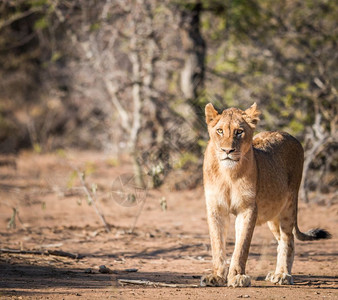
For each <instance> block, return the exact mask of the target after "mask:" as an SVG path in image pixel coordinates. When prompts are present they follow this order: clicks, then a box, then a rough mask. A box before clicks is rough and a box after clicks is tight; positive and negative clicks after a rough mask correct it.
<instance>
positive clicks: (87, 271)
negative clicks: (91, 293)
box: [84, 268, 94, 274]
mask: <svg viewBox="0 0 338 300" xmlns="http://www.w3.org/2000/svg"><path fill="white" fill-rule="evenodd" d="M84 272H85V273H86V274H93V273H94V272H93V270H92V269H91V268H88V269H85V270H84Z"/></svg>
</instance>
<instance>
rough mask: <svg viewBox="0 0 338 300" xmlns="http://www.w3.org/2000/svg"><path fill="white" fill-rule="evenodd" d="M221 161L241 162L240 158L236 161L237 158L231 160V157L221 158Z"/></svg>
mask: <svg viewBox="0 0 338 300" xmlns="http://www.w3.org/2000/svg"><path fill="white" fill-rule="evenodd" d="M220 160H221V161H225V160H228V161H236V162H237V161H239V158H238V159H235V158H231V157H225V158H221V159H220Z"/></svg>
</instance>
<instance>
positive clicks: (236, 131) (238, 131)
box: [235, 129, 243, 136]
mask: <svg viewBox="0 0 338 300" xmlns="http://www.w3.org/2000/svg"><path fill="white" fill-rule="evenodd" d="M242 133H243V130H242V129H237V130H235V134H236V135H237V136H240V135H241V134H242Z"/></svg>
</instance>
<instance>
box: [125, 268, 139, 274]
mask: <svg viewBox="0 0 338 300" xmlns="http://www.w3.org/2000/svg"><path fill="white" fill-rule="evenodd" d="M124 271H125V272H127V273H133V272H137V271H138V269H136V268H131V269H125V270H124Z"/></svg>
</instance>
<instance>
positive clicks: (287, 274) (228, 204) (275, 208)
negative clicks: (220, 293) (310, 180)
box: [201, 103, 330, 287]
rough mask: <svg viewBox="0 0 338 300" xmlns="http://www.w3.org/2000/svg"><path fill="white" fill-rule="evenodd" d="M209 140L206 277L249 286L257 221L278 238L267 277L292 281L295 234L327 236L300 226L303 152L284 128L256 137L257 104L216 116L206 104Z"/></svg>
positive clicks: (205, 279)
mask: <svg viewBox="0 0 338 300" xmlns="http://www.w3.org/2000/svg"><path fill="white" fill-rule="evenodd" d="M205 115H206V122H207V124H208V131H209V136H210V140H209V143H208V146H207V149H206V152H205V157H204V166H203V177H204V190H205V198H206V207H207V217H208V224H209V233H210V239H211V249H212V257H213V272H212V273H211V274H210V275H208V276H205V277H203V278H202V281H201V284H202V285H204V286H205V285H208V286H222V285H225V284H227V285H228V286H233V287H237V286H249V285H250V277H249V276H247V275H246V274H245V265H246V261H247V258H248V253H249V247H250V243H251V238H252V234H253V231H254V227H255V225H256V224H262V223H266V222H267V223H268V226H269V228H270V230H271V231H272V233H273V235H274V236H275V238H276V239H277V241H278V255H277V266H276V270H275V271H274V272H270V273H269V274H268V275H267V280H271V281H272V282H274V283H279V284H292V283H293V279H292V276H291V268H292V263H293V257H294V235H293V232H294V233H295V235H296V237H297V238H299V239H301V240H314V239H320V238H329V237H330V234H329V233H327V232H326V231H325V230H321V229H316V230H314V231H310V232H309V233H302V232H300V231H299V229H298V226H297V202H298V190H299V186H300V182H301V178H302V169H303V161H304V151H303V148H302V146H301V144H300V143H299V142H298V141H297V140H296V139H295V138H294V137H292V136H291V135H289V134H287V133H285V132H262V133H260V134H257V135H256V136H255V137H253V133H254V130H255V127H256V124H257V122H258V121H259V115H260V112H259V110H258V109H257V106H256V104H254V105H252V106H251V107H250V108H249V109H247V110H245V111H242V110H240V109H236V108H229V109H226V110H224V111H223V112H222V114H218V112H217V111H216V110H215V109H214V107H213V106H212V104H210V103H209V104H208V105H207V106H206V108H205ZM230 213H232V214H234V215H235V216H236V224H235V226H236V228H235V229H236V244H235V249H234V253H233V255H232V259H231V263H230V267H229V268H228V266H227V265H226V252H225V245H226V235H227V230H228V225H229V214H230Z"/></svg>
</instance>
